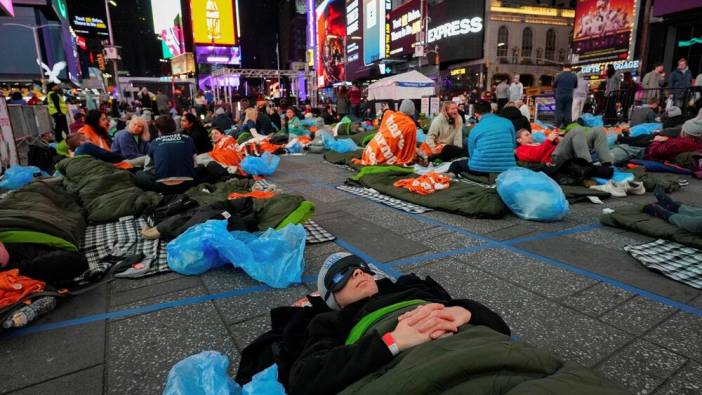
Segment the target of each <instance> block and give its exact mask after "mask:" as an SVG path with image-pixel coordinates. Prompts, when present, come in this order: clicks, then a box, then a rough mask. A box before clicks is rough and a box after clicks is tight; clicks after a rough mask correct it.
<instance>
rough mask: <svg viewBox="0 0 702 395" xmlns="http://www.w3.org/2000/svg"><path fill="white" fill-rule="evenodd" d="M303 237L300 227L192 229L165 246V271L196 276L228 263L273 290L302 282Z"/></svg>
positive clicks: (217, 224) (213, 224)
mask: <svg viewBox="0 0 702 395" xmlns="http://www.w3.org/2000/svg"><path fill="white" fill-rule="evenodd" d="M306 238H307V234H306V233H305V229H304V228H303V227H302V225H288V226H286V227H285V228H283V229H281V230H275V229H268V230H267V231H265V232H263V233H259V234H254V233H249V232H241V231H234V232H229V231H227V221H225V220H210V221H207V222H205V223H204V224H199V225H195V226H193V227H191V228H189V229H188V230H187V231H185V233H183V234H182V235H180V236H178V237H177V238H176V239H174V240H172V241H171V242H170V243H168V245H167V246H166V253H167V257H168V267H170V268H171V270H173V271H175V272H178V273H180V274H185V275H196V274H201V273H204V272H206V271H208V270H210V269H213V268H217V267H220V266H223V265H226V264H228V263H230V264H232V265H233V266H234V267H238V268H241V269H243V270H244V272H246V274H248V275H249V276H251V277H252V278H254V279H255V280H258V281H260V282H263V283H265V284H266V285H268V286H271V287H273V288H286V287H288V286H289V285H291V284H299V283H301V282H302V272H303V269H304V268H303V266H304V265H303V255H304V250H305V240H306Z"/></svg>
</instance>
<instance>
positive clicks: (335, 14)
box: [316, 0, 346, 88]
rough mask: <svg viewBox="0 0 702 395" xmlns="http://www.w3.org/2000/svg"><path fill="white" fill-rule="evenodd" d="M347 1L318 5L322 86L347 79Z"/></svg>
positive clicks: (318, 79)
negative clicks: (345, 57) (345, 61)
mask: <svg viewBox="0 0 702 395" xmlns="http://www.w3.org/2000/svg"><path fill="white" fill-rule="evenodd" d="M345 6H346V3H345V1H344V0H330V1H328V2H326V1H325V2H324V3H322V4H321V5H320V6H319V7H317V62H316V67H317V85H318V86H319V87H320V88H322V87H326V86H329V85H332V84H334V83H337V82H341V81H344V80H345V79H346V69H345V65H344V50H345V49H344V37H346V8H345Z"/></svg>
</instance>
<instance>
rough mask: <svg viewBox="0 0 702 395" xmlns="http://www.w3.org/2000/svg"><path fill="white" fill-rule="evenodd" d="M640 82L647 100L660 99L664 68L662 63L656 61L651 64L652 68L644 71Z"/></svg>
mask: <svg viewBox="0 0 702 395" xmlns="http://www.w3.org/2000/svg"><path fill="white" fill-rule="evenodd" d="M641 83H642V85H643V88H644V89H645V91H646V96H645V97H646V101H647V102H650V100H651V99H657V100H660V98H661V88H663V85H664V84H665V69H664V68H663V65H662V64H660V63H656V64H655V65H654V66H653V70H651V71H649V72H648V73H646V75H645V76H644V78H643V80H642V81H641Z"/></svg>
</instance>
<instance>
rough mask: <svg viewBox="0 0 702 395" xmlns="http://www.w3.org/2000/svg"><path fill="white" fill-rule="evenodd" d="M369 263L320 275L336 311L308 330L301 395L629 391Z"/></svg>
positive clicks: (481, 310) (337, 259) (354, 259)
mask: <svg viewBox="0 0 702 395" xmlns="http://www.w3.org/2000/svg"><path fill="white" fill-rule="evenodd" d="M373 274H374V273H373V271H372V270H371V269H370V267H369V266H368V264H367V263H366V262H364V261H363V260H362V259H361V258H359V257H358V256H355V255H351V254H348V253H336V254H332V255H331V256H330V257H329V258H327V260H326V261H325V262H324V264H323V266H322V269H321V270H320V272H319V275H318V279H317V286H318V288H319V292H320V296H321V297H322V298H323V299H324V301H325V302H326V304H327V305H328V306H329V307H330V308H331V310H332V311H327V312H320V313H319V314H317V315H316V316H314V318H313V319H312V320H311V321H310V323H309V324H308V325H307V328H306V331H305V335H304V336H303V341H302V343H303V344H304V346H303V347H302V351H301V352H300V354H299V355H298V357H297V359H296V360H295V361H294V362H293V363H292V365H291V368H290V372H289V377H288V386H287V390H288V393H289V394H291V395H296V394H307V395H309V394H339V393H340V394H383V395H390V394H413V395H417V394H437V393H455V394H477V393H481V394H487V393H490V394H500V393H505V394H506V393H510V391H512V390H514V392H515V393H517V392H518V393H522V394H526V393H569V394H593V393H597V394H625V393H627V392H626V391H623V390H621V389H619V388H616V387H613V386H611V385H610V384H608V383H607V382H606V381H604V379H602V378H601V377H599V376H598V375H596V374H595V373H593V372H591V371H589V370H587V369H585V368H582V367H580V366H578V365H575V364H569V363H563V362H561V361H560V360H558V359H557V358H556V357H555V356H553V355H552V354H550V353H548V352H544V351H539V350H537V349H535V348H533V347H531V346H529V345H526V344H524V343H517V342H512V341H511V340H510V337H509V335H510V329H509V327H508V326H507V324H506V323H505V322H504V321H503V320H502V318H500V316H499V315H498V314H497V313H495V312H493V311H492V310H490V309H489V308H487V307H485V306H483V305H482V304H480V303H478V302H476V301H473V300H469V299H453V298H451V296H450V295H449V294H448V293H447V292H446V291H445V290H444V289H443V288H442V287H441V286H440V285H439V284H437V283H436V282H435V281H434V280H432V279H431V278H429V277H427V278H426V279H424V280H421V279H420V278H419V277H417V276H416V275H413V274H410V275H405V276H401V277H400V278H398V279H397V281H395V282H393V281H391V280H389V279H381V280H376V279H375V278H374V276H373Z"/></svg>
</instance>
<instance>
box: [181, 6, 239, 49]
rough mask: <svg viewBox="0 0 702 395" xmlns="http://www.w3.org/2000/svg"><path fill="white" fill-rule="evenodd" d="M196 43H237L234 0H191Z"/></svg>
mask: <svg viewBox="0 0 702 395" xmlns="http://www.w3.org/2000/svg"><path fill="white" fill-rule="evenodd" d="M190 15H191V19H192V25H193V41H194V42H195V43H196V44H211V45H235V44H236V27H235V21H236V18H235V17H234V0H190Z"/></svg>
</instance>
